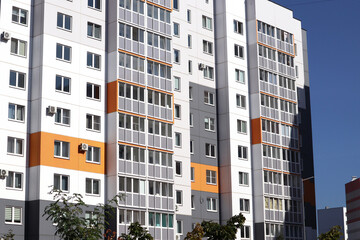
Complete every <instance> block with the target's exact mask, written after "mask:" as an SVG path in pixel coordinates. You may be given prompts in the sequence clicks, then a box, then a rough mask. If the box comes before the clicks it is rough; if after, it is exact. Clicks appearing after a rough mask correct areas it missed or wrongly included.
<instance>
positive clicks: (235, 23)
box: [234, 19, 244, 35]
mask: <svg viewBox="0 0 360 240" xmlns="http://www.w3.org/2000/svg"><path fill="white" fill-rule="evenodd" d="M239 23H240V28H239ZM239 29H240V31H239ZM234 33H237V34H240V35H244V24H243V23H242V22H240V21H238V20H235V19H234Z"/></svg>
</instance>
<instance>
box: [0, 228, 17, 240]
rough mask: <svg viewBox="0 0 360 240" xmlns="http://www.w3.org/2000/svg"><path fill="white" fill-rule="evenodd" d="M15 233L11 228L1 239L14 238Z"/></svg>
mask: <svg viewBox="0 0 360 240" xmlns="http://www.w3.org/2000/svg"><path fill="white" fill-rule="evenodd" d="M14 237H15V234H14V233H13V231H12V229H10V230H9V232H8V233H6V234H4V235H2V236H1V237H0V239H4V240H14Z"/></svg>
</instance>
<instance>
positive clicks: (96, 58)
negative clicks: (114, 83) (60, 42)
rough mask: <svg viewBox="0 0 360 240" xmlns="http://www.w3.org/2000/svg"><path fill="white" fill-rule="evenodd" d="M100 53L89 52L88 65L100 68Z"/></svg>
mask: <svg viewBox="0 0 360 240" xmlns="http://www.w3.org/2000/svg"><path fill="white" fill-rule="evenodd" d="M100 59H101V57H100V55H98V54H95V53H91V52H87V61H86V62H87V63H86V65H87V66H88V67H90V68H95V69H98V70H100Z"/></svg>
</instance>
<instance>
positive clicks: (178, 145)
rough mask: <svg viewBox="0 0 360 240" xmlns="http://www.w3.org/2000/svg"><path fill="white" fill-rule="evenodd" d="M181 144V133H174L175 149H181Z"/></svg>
mask: <svg viewBox="0 0 360 240" xmlns="http://www.w3.org/2000/svg"><path fill="white" fill-rule="evenodd" d="M177 136H179V144H177ZM181 142H182V139H181V133H179V132H175V147H179V148H181V145H182V144H181Z"/></svg>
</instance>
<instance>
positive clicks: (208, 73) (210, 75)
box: [203, 66, 214, 80]
mask: <svg viewBox="0 0 360 240" xmlns="http://www.w3.org/2000/svg"><path fill="white" fill-rule="evenodd" d="M203 75H204V78H205V79H209V80H214V68H213V67H210V66H205V68H204V70H203Z"/></svg>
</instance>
